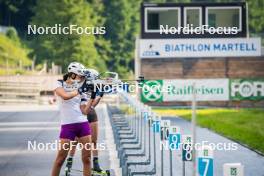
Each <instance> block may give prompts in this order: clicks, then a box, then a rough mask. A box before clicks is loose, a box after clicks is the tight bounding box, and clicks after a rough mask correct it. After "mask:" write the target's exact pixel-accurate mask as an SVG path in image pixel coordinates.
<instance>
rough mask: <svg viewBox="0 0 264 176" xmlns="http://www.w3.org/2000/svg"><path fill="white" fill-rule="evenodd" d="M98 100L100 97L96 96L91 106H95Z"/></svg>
mask: <svg viewBox="0 0 264 176" xmlns="http://www.w3.org/2000/svg"><path fill="white" fill-rule="evenodd" d="M100 100H101V97H97V98H96V99H95V100H94V101H93V103H92V106H93V107H95V106H96V105H98V103H99V102H100Z"/></svg>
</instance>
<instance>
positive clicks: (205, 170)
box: [198, 146, 213, 176]
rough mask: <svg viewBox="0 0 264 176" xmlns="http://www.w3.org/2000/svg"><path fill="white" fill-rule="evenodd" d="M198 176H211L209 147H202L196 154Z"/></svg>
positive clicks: (211, 156) (211, 153)
mask: <svg viewBox="0 0 264 176" xmlns="http://www.w3.org/2000/svg"><path fill="white" fill-rule="evenodd" d="M198 174H199V176H213V150H212V148H211V147H210V146H202V148H201V149H200V150H199V153H198Z"/></svg>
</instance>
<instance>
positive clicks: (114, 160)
mask: <svg viewBox="0 0 264 176" xmlns="http://www.w3.org/2000/svg"><path fill="white" fill-rule="evenodd" d="M102 108H103V115H104V116H105V138H106V139H105V142H106V146H107V148H108V149H109V157H110V168H111V169H113V170H114V171H115V174H116V175H117V176H120V175H122V172H121V168H120V167H119V166H120V165H119V159H118V157H117V151H116V150H115V149H116V145H115V142H114V135H113V130H112V126H111V124H110V120H109V116H108V112H107V107H106V104H103V105H102Z"/></svg>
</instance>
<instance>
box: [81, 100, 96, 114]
mask: <svg viewBox="0 0 264 176" xmlns="http://www.w3.org/2000/svg"><path fill="white" fill-rule="evenodd" d="M93 101H94V100H93V99H90V100H89V101H87V104H84V105H80V108H81V111H82V113H83V114H84V115H87V114H89V112H90V109H91V106H92V103H93Z"/></svg>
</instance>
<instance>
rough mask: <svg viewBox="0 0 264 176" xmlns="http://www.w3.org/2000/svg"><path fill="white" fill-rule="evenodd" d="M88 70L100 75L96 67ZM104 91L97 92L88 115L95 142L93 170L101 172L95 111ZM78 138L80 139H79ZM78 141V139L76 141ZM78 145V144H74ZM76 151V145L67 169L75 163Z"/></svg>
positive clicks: (69, 158) (93, 74) (92, 73)
mask: <svg viewBox="0 0 264 176" xmlns="http://www.w3.org/2000/svg"><path fill="white" fill-rule="evenodd" d="M88 71H89V72H90V73H91V77H93V78H96V77H98V76H99V73H98V72H97V71H96V70H94V69H88ZM103 95H104V93H103V92H97V97H96V99H95V100H94V101H93V103H92V106H91V108H90V111H89V113H88V115H87V120H88V123H89V124H90V126H91V130H92V143H93V148H92V149H93V150H92V154H93V171H95V172H97V173H101V172H102V171H103V170H102V169H101V168H100V165H99V160H98V148H97V138H98V117H97V114H96V111H95V109H94V108H95V107H96V105H97V104H98V103H99V102H100V100H101V98H102V97H103ZM77 140H78V139H77ZM76 143H77V141H76ZM74 146H76V145H74ZM75 151H76V147H73V148H72V150H71V151H70V152H69V157H68V159H67V164H66V167H67V168H66V169H68V170H70V169H71V167H72V163H73V157H74V154H75Z"/></svg>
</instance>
